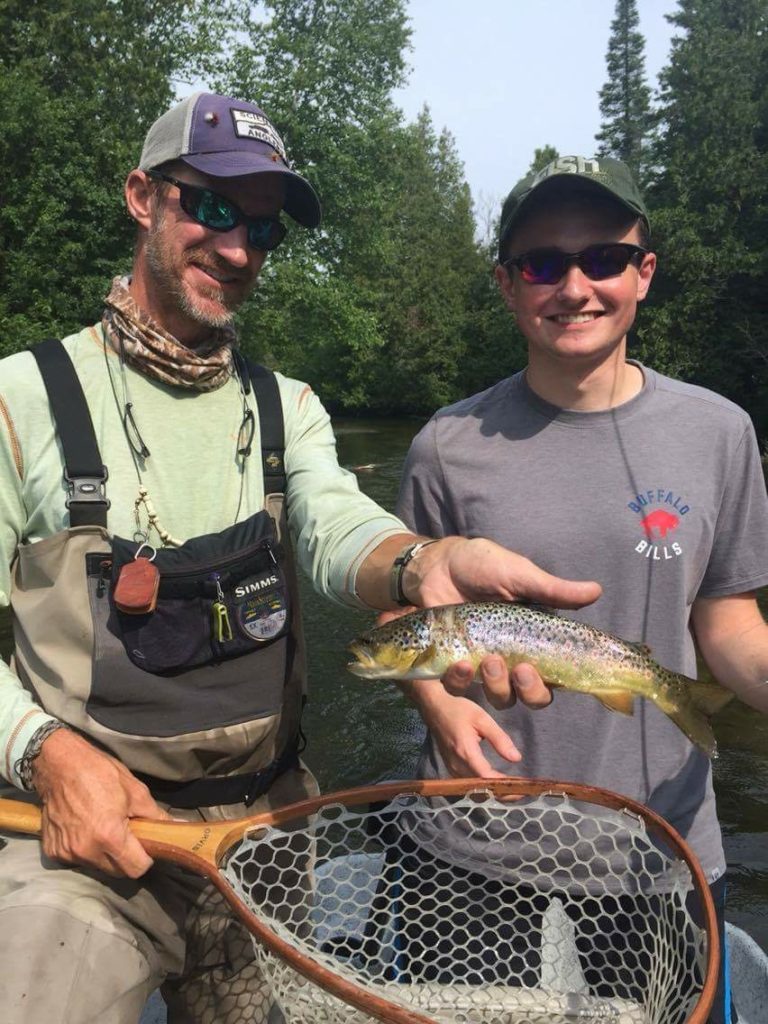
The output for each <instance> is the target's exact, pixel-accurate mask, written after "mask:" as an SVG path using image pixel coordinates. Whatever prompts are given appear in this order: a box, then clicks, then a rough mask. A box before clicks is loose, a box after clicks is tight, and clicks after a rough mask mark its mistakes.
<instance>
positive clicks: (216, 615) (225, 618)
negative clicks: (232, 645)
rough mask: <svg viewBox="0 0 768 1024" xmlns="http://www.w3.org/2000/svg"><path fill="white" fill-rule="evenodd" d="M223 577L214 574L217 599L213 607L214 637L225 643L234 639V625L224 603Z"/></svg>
mask: <svg viewBox="0 0 768 1024" xmlns="http://www.w3.org/2000/svg"><path fill="white" fill-rule="evenodd" d="M220 579H221V577H220V576H219V574H218V573H214V574H213V581H214V582H215V584H216V600H215V601H214V602H213V605H212V607H211V615H212V617H213V639H214V640H216V641H217V642H218V643H220V644H223V643H224V642H225V641H227V640H231V639H232V626H231V624H230V621H229V611H228V610H227V606H226V604H225V603H224V591H223V590H222V589H221V583H220Z"/></svg>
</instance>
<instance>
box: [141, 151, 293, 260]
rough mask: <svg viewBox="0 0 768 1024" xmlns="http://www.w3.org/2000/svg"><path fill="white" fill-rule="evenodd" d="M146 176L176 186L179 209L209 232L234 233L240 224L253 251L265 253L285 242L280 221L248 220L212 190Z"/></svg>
mask: <svg viewBox="0 0 768 1024" xmlns="http://www.w3.org/2000/svg"><path fill="white" fill-rule="evenodd" d="M147 174H148V175H149V176H150V177H151V178H156V179H157V180H159V181H167V182H168V184H169V185H175V186H176V188H177V189H178V190H179V205H180V206H181V208H182V210H183V211H184V212H185V213H186V214H187V215H188V216H190V217H191V218H192V220H196V221H197V223H198V224H202V225H203V227H206V228H210V229H211V231H231V230H232V228H235V227H237V225H238V224H244V225H245V227H246V230H247V237H248V244H249V245H250V246H251V248H252V249H259V250H261V251H266V252H269V251H271V250H272V249H276V248H277V247H278V245H280V243H281V242H282V240H283V239H284V238H285V235H286V230H287V229H286V227H285V225H284V224H283V223H282V221H281V220H280V219H279V218H278V217H270V216H267V215H264V216H261V217H248V216H246V214H244V213H243V211H242V210H241V209H240V207H239V206H237V205H236V204H235V203H233V202H232V201H231V200H230V199H227V198H226V197H225V196H220V195H219V194H218V193H217V192H212V191H211V190H210V189H209V188H201V187H200V186H199V185H190V184H189V183H188V182H186V181H179V180H178V178H172V177H171V176H170V175H169V174H161V172H160V171H147Z"/></svg>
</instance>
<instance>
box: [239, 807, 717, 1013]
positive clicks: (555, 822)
mask: <svg viewBox="0 0 768 1024" xmlns="http://www.w3.org/2000/svg"><path fill="white" fill-rule="evenodd" d="M295 825H296V827H294V828H292V829H291V830H290V831H288V830H286V831H283V830H280V829H276V828H271V829H259V830H258V832H257V833H254V834H252V835H251V836H249V838H248V839H246V841H245V842H243V843H242V844H241V845H240V846H239V847H238V848H237V849H236V851H235V852H234V854H233V855H232V856H231V857H230V859H229V861H228V864H227V866H226V869H225V872H224V873H225V875H226V877H227V879H228V880H229V882H230V883H231V884H232V885H233V886H234V887H235V888H236V890H237V891H238V893H239V894H240V895H241V897H242V898H243V899H244V900H245V901H246V903H247V904H249V905H250V906H251V908H252V909H253V910H254V911H255V912H256V914H257V915H258V916H259V917H260V918H261V919H262V920H263V921H264V922H265V923H266V924H267V925H268V926H269V927H270V928H271V929H272V930H273V931H274V932H275V933H276V934H277V935H278V936H280V937H281V938H283V939H286V940H287V941H289V942H290V943H291V944H292V945H294V946H295V947H297V948H298V949H299V950H300V951H301V952H303V953H304V954H306V955H307V956H308V957H311V958H312V960H313V961H315V962H316V963H318V964H321V965H322V966H325V967H327V968H329V969H330V970H332V971H333V972H334V973H335V974H337V975H340V976H342V977H344V978H346V979H348V980H349V981H352V982H354V983H355V984H357V985H359V986H362V987H363V988H365V989H366V990H367V991H369V992H372V993H375V994H376V995H379V996H382V997H384V998H386V999H387V1000H389V1001H391V1002H393V1003H396V1004H398V1005H400V1006H403V1007H408V1008H410V1009H412V1010H416V1011H418V1012H419V1013H422V1014H424V1015H425V1016H427V1017H430V1018H432V1019H433V1020H435V1021H446V1022H464V1021H466V1022H477V1024H486V1022H487V1024H491V1022H499V1024H553V1022H562V1024H572V1022H573V1021H579V1022H591V1021H613V1022H617V1024H682V1022H684V1021H685V1020H686V1019H687V1018H688V1016H689V1014H690V1012H691V1010H692V1009H693V1007H694V1006H695V1004H696V1002H697V1000H698V995H699V993H700V991H701V988H702V985H703V981H704V960H705V937H704V934H703V932H702V931H701V930H700V929H699V928H698V927H697V926H696V925H695V924H694V922H693V920H692V919H691V917H690V915H689V913H688V911H687V909H686V897H687V896H688V894H689V892H690V889H691V877H690V872H689V870H688V868H687V866H686V865H685V864H684V862H682V861H680V860H678V859H676V858H675V857H674V856H673V855H672V854H671V853H670V852H669V851H668V850H666V849H664V848H662V847H661V846H660V843H659V840H657V839H656V840H654V839H653V838H652V837H651V836H650V834H649V833H648V832H647V831H646V828H645V825H644V823H643V822H642V821H640V820H638V819H637V818H636V817H635V816H633V815H630V814H629V813H627V812H617V811H612V810H608V809H607V808H604V807H602V806H600V805H597V804H585V803H583V802H575V801H573V800H571V799H569V798H567V797H564V796H561V795H545V796H541V797H537V798H523V799H521V800H517V801H504V802H501V801H499V800H497V799H496V798H495V797H493V796H492V795H491V794H489V793H472V794H467V795H465V796H462V797H458V798H443V797H440V798H434V797H432V798H424V797H420V796H416V795H413V794H411V795H403V796H401V797H398V798H397V799H395V800H394V801H392V802H391V803H389V804H387V805H385V806H379V807H372V808H368V807H366V808H347V807H344V806H342V805H332V806H329V807H326V808H324V809H323V810H322V811H321V812H319V813H318V814H317V815H316V816H314V817H313V819H312V820H311V821H310V822H307V821H306V820H305V821H303V822H300V823H295ZM256 955H257V959H258V960H259V962H260V965H261V967H262V969H263V971H264V973H265V975H266V976H267V978H268V979H269V982H270V984H271V986H272V990H273V994H274V998H275V1000H276V1003H277V1004H278V1005H279V1007H280V1009H281V1010H282V1012H283V1015H284V1017H285V1019H286V1021H287V1022H288V1024H292V1022H299V1021H301V1022H305V1021H307V1022H308V1021H312V1022H318V1024H320V1022H326V1021H327V1022H333V1024H337V1022H338V1024H346V1022H353V1021H354V1022H357V1021H363V1020H369V1019H370V1018H369V1017H368V1015H367V1014H366V1013H364V1012H362V1011H360V1010H357V1009H354V1008H353V1007H352V1006H350V1005H348V1004H347V1003H345V1002H342V1001H341V1000H340V999H338V998H336V997H335V996H333V995H331V994H329V993H327V992H326V991H324V990H322V989H320V988H319V987H317V986H316V985H314V984H312V983H310V982H308V981H307V980H306V979H305V978H304V977H303V976H301V975H300V974H298V973H297V972H296V971H294V970H293V969H292V968H290V967H288V966H287V965H286V964H285V963H284V962H283V961H281V960H280V959H279V958H277V957H276V956H274V955H273V954H272V953H270V952H269V950H267V949H266V948H264V947H263V946H262V945H260V944H258V943H257V944H256Z"/></svg>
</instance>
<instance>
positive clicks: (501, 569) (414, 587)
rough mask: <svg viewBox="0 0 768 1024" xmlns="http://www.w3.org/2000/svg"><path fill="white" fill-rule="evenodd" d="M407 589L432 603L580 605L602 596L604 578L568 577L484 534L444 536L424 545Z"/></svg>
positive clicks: (408, 572) (409, 570) (406, 577)
mask: <svg viewBox="0 0 768 1024" xmlns="http://www.w3.org/2000/svg"><path fill="white" fill-rule="evenodd" d="M402 587H403V592H404V593H405V594H406V596H407V597H409V598H410V599H411V600H412V601H413V604H414V605H418V606H420V607H422V608H430V607H433V606H436V605H444V604H457V603H459V602H462V601H494V600H495V601H499V600H501V601H535V602H537V603H539V604H545V605H547V606H548V607H551V608H580V607H581V606H582V605H585V604H591V603H592V602H593V601H596V600H597V598H598V597H599V596H600V594H601V592H602V588H601V587H600V584H599V583H595V582H594V581H589V580H564V579H561V578H560V577H558V576H552V575H551V574H550V573H548V572H545V571H544V570H543V569H540V568H539V567H538V566H537V565H535V564H534V563H533V562H531V561H530V559H528V558H524V557H523V556H522V555H518V554H516V553H515V552H514V551H509V550H508V549H507V548H504V547H502V546H501V545H500V544H496V543H494V541H491V540H486V539H485V538H484V537H476V538H472V539H470V538H466V537H444V538H443V539H442V540H440V541H438V542H437V543H435V544H430V545H428V546H425V547H423V548H422V549H421V550H420V551H419V553H418V555H417V556H416V557H415V558H413V559H411V561H410V562H409V563H408V565H407V566H406V567H405V570H404V572H403V579H402Z"/></svg>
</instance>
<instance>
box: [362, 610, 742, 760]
mask: <svg viewBox="0 0 768 1024" xmlns="http://www.w3.org/2000/svg"><path fill="white" fill-rule="evenodd" d="M349 650H350V652H351V653H352V654H353V655H354V656H355V658H356V660H355V661H353V662H351V663H350V664H349V665H348V666H347V667H348V668H349V671H350V672H352V673H354V675H357V676H360V677H361V678H363V679H433V678H436V677H439V676H442V675H443V673H444V672H445V671H446V670H447V669H448V667H449V666H450V665H452V664H454V662H457V661H469V662H471V664H472V666H473V667H474V669H475V671H477V669H478V666H479V664H480V662H481V661H482V659H483V658H484V657H485V656H486V655H488V654H499V655H501V657H502V658H503V659H504V661H505V662H506V664H507V667H508V668H510V669H511V668H514V667H515V665H519V664H522V663H523V662H525V663H527V664H530V665H533V666H534V667H535V668H536V669H537V671H538V672H539V675H540V676H541V677H542V679H543V680H544V682H545V683H547V685H549V686H554V687H562V688H563V689H565V690H570V691H572V692H575V693H587V694H590V695H591V696H593V697H595V698H597V700H599V701H600V702H601V703H602V704H604V705H605V706H606V707H608V708H610V709H611V710H612V711H619V712H621V713H623V714H626V715H631V714H632V713H633V705H634V698H635V697H644V698H645V699H646V700H650V701H653V703H654V704H655V705H656V706H657V707H658V708H659V709H660V710H661V711H663V712H664V713H665V714H666V715H668V716H669V718H671V719H672V721H673V722H674V723H675V724H676V725H677V726H678V727H679V728H680V729H682V731H683V732H684V733H685V735H686V736H687V737H688V738H689V739H690V740H691V742H692V743H695V744H696V745H697V746H699V747H700V748H701V749H702V750H704V751H705V753H707V754H709V755H710V756H713V755H714V754H715V752H716V749H717V747H716V743H715V737H714V734H713V732H712V727H711V726H710V724H709V721H708V716H709V715H713V714H714V713H715V712H717V711H719V710H720V709H721V708H723V707H724V706H725V705H726V704H727V703H728V701H729V700H731V699H732V697H733V694H732V693H731V692H730V691H729V690H726V689H725V688H724V687H722V686H719V685H718V684H717V683H706V682H699V681H697V680H695V679H689V678H687V677H686V676H683V675H679V674H678V673H676V672H671V671H669V670H668V669H665V668H662V666H661V665H658V664H657V663H656V662H655V661H653V659H652V658H651V657H650V651H649V649H648V648H647V647H645V646H644V645H642V644H633V643H629V642H627V641H626V640H622V639H620V638H619V637H617V636H613V635H611V634H610V633H604V632H603V631H602V630H600V629H597V628H595V627H594V626H588V625H586V624H585V623H583V622H574V621H573V620H572V619H566V618H562V617H561V616H559V615H555V614H553V613H552V612H550V611H548V610H547V609H542V608H538V607H536V606H534V605H526V604H514V603H500V602H489V603H483V604H454V605H444V606H443V607H440V608H425V609H422V610H420V611H416V612H411V613H410V614H409V615H403V616H402V617H400V618H398V619H394V620H393V621H392V622H388V623H386V625H384V626H378V627H376V628H375V629H371V630H369V631H368V632H366V633H363V634H362V635H361V636H360V637H359V638H358V639H357V640H354V641H353V642H352V643H351V644H350V645H349Z"/></svg>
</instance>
